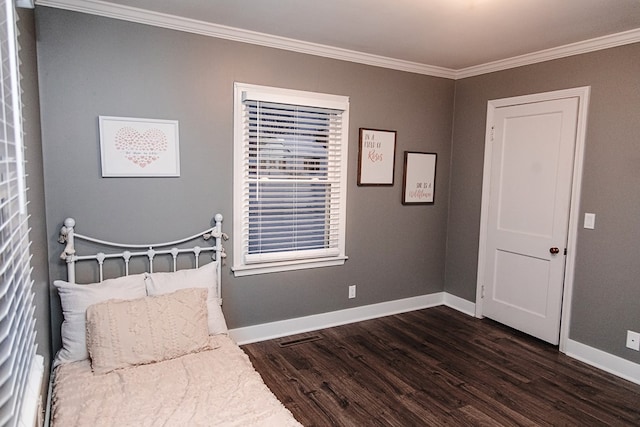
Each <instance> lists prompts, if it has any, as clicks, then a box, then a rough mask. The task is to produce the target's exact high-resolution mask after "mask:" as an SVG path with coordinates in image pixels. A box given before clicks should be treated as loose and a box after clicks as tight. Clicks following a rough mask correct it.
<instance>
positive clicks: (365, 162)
mask: <svg viewBox="0 0 640 427" xmlns="http://www.w3.org/2000/svg"><path fill="white" fill-rule="evenodd" d="M359 139H360V144H359V151H358V185H393V173H394V164H395V157H396V131H394V130H379V129H365V128H360V138H359Z"/></svg>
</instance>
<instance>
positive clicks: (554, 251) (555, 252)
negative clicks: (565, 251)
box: [549, 247, 560, 255]
mask: <svg viewBox="0 0 640 427" xmlns="http://www.w3.org/2000/svg"><path fill="white" fill-rule="evenodd" d="M549 253H550V254H551V255H555V254H559V253H560V249H558V248H556V247H553V248H549Z"/></svg>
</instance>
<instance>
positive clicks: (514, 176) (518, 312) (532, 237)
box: [479, 97, 579, 344]
mask: <svg viewBox="0 0 640 427" xmlns="http://www.w3.org/2000/svg"><path fill="white" fill-rule="evenodd" d="M578 104H579V99H578V98H577V97H570V98H565V99H555V100H550V101H542V102H533V103H528V104H519V105H509V106H502V107H499V108H496V109H495V110H494V111H493V123H492V128H491V136H490V137H489V142H488V144H489V145H490V147H489V149H488V151H487V154H488V155H490V156H491V159H490V160H491V162H490V164H491V169H490V174H489V175H488V176H489V178H490V183H489V187H488V188H489V195H488V199H489V200H488V211H487V215H486V218H485V220H486V224H485V226H486V240H485V241H486V246H485V248H484V265H483V266H482V268H481V271H482V272H483V275H484V277H479V279H480V283H479V285H480V286H482V287H483V288H482V289H481V292H482V315H484V316H486V317H489V318H491V319H494V320H497V321H498V322H501V323H504V324H506V325H509V326H511V327H513V328H515V329H518V330H520V331H523V332H525V333H528V334H530V335H533V336H535V337H538V338H540V339H543V340H545V341H548V342H550V343H552V344H558V341H559V333H560V318H561V309H562V295H563V279H564V268H565V248H566V247H567V235H568V222H569V213H570V203H571V188H572V177H573V163H574V151H575V146H576V129H577V120H578ZM486 177H487V175H486V174H485V179H486ZM485 188H486V187H485ZM483 197H486V196H485V195H483ZM481 250H482V248H481Z"/></svg>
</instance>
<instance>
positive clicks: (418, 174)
mask: <svg viewBox="0 0 640 427" xmlns="http://www.w3.org/2000/svg"><path fill="white" fill-rule="evenodd" d="M437 156H438V155H437V154H436V153H422V152H417V151H405V152H404V173H403V179H402V181H403V182H402V187H403V191H402V204H403V205H429V204H433V203H434V201H435V193H436V160H437Z"/></svg>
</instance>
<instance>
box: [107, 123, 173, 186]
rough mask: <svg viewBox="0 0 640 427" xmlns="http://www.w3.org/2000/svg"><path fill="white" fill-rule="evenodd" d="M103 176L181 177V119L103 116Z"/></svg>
mask: <svg viewBox="0 0 640 427" xmlns="http://www.w3.org/2000/svg"><path fill="white" fill-rule="evenodd" d="M98 122H99V128H100V155H101V156H100V157H101V168H102V176H103V177H178V176H180V147H179V126H178V121H177V120H158V119H140V118H131V117H112V116H99V118H98Z"/></svg>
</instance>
